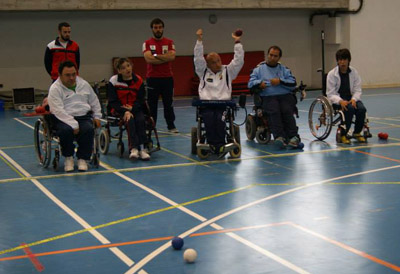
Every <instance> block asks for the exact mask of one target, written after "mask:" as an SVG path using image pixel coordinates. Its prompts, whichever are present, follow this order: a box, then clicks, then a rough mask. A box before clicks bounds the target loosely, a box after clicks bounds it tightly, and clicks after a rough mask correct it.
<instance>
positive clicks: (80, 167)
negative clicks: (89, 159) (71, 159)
mask: <svg viewBox="0 0 400 274" xmlns="http://www.w3.org/2000/svg"><path fill="white" fill-rule="evenodd" d="M78 170H79V171H86V170H88V165H87V163H86V160H83V159H78Z"/></svg>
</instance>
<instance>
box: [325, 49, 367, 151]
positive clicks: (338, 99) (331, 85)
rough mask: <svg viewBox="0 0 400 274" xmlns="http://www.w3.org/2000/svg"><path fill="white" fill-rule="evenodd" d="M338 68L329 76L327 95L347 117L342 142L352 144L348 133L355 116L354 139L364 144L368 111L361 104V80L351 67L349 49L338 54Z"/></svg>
mask: <svg viewBox="0 0 400 274" xmlns="http://www.w3.org/2000/svg"><path fill="white" fill-rule="evenodd" d="M336 61H337V64H338V65H337V66H336V67H335V68H334V69H332V70H331V71H330V72H329V73H328V76H327V80H326V81H327V82H326V95H327V97H328V99H329V101H330V102H331V103H332V104H333V107H334V108H335V107H336V108H338V109H339V108H340V109H341V110H342V111H343V113H344V115H345V125H346V130H344V132H342V136H341V139H340V140H341V142H342V143H344V144H350V140H349V139H348V138H347V133H348V132H349V130H350V127H351V123H352V120H353V116H354V115H355V116H356V121H355V126H354V133H353V137H354V138H356V139H357V141H358V142H360V143H364V142H365V138H364V136H362V135H361V130H362V129H363V127H364V121H365V113H366V109H365V106H364V104H363V103H362V102H361V78H360V75H359V74H358V72H357V70H356V69H355V68H354V67H351V66H350V61H351V54H350V51H349V50H348V49H339V50H338V51H337V52H336Z"/></svg>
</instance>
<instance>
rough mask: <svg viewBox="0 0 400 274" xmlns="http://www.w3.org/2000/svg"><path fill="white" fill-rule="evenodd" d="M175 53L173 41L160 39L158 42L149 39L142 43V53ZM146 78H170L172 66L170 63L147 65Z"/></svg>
mask: <svg viewBox="0 0 400 274" xmlns="http://www.w3.org/2000/svg"><path fill="white" fill-rule="evenodd" d="M171 50H173V51H175V45H174V41H172V40H170V39H168V38H165V37H163V38H161V39H160V40H156V39H154V37H152V38H150V39H149V40H147V41H146V42H144V43H143V53H145V52H146V51H151V54H155V53H156V54H166V53H168V51H171ZM146 77H147V78H148V77H160V78H164V77H172V65H171V62H167V63H163V64H159V65H154V64H147V73H146Z"/></svg>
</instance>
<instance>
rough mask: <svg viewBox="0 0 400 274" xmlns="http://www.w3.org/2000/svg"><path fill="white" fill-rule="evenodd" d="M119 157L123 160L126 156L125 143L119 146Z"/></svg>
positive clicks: (120, 143)
mask: <svg viewBox="0 0 400 274" xmlns="http://www.w3.org/2000/svg"><path fill="white" fill-rule="evenodd" d="M117 150H118V156H119V158H122V157H123V156H124V151H125V146H124V143H123V142H119V143H118V144H117Z"/></svg>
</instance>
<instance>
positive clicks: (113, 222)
mask: <svg viewBox="0 0 400 274" xmlns="http://www.w3.org/2000/svg"><path fill="white" fill-rule="evenodd" d="M255 186H257V184H250V185H247V186H244V187H239V188H235V189H232V190H228V191H224V192H220V193H217V194H213V195H210V196H206V197H202V198H199V199H196V200H192V201H188V202H184V203H181V204H177V205H174V206H168V207H164V208H160V209H156V210H152V211H149V212H146V213H143V214H139V215H135V216H131V217H128V218H124V219H120V220H116V221H112V222H109V223H105V224H101V225H97V226H93V227H91V228H87V229H81V230H77V231H74V232H70V233H65V234H62V235H58V236H54V237H51V238H47V239H44V240H40V241H36V242H32V243H29V244H26V245H20V246H17V247H13V248H9V249H6V250H2V251H0V255H1V254H6V253H10V252H13V251H17V250H20V249H23V248H26V247H30V246H35V245H40V244H44V243H48V242H52V241H55V240H59V239H64V238H67V237H71V236H75V235H78V234H81V233H84V232H88V231H91V230H97V229H100V228H104V227H108V226H112V225H116V224H120V223H124V222H127V221H131V220H135V219H139V218H143V217H146V216H150V215H154V214H158V213H161V212H165V211H168V210H171V209H175V208H178V207H183V206H187V205H191V204H195V203H199V202H203V201H206V200H210V199H213V198H217V197H221V196H224V195H227V194H232V193H235V192H239V191H241V190H245V189H249V188H252V187H255Z"/></svg>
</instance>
